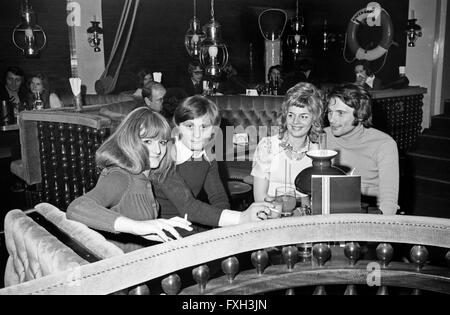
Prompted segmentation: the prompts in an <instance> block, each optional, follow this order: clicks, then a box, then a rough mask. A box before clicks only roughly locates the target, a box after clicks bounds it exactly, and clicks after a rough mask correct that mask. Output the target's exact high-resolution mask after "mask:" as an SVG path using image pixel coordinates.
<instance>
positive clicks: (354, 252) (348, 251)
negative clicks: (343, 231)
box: [344, 242, 361, 266]
mask: <svg viewBox="0 0 450 315" xmlns="http://www.w3.org/2000/svg"><path fill="white" fill-rule="evenodd" d="M344 254H345V257H347V258H348V260H350V265H351V266H353V265H354V264H355V263H356V262H357V261H358V259H359V256H360V255H361V247H360V246H359V244H358V243H357V242H349V243H347V244H345V247H344Z"/></svg>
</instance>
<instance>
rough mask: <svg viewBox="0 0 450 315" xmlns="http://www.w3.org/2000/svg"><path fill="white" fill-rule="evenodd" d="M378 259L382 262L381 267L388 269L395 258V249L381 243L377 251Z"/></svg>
mask: <svg viewBox="0 0 450 315" xmlns="http://www.w3.org/2000/svg"><path fill="white" fill-rule="evenodd" d="M376 253H377V257H378V259H379V260H380V261H381V266H382V267H386V266H387V265H388V264H389V263H390V262H391V260H392V257H393V256H394V248H393V247H392V245H391V244H389V243H380V244H378V246H377V249H376Z"/></svg>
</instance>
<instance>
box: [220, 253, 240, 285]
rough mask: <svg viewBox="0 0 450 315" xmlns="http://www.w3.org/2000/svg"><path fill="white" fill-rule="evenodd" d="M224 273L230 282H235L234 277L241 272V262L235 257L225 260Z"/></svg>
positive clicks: (223, 263)
mask: <svg viewBox="0 0 450 315" xmlns="http://www.w3.org/2000/svg"><path fill="white" fill-rule="evenodd" d="M222 271H223V273H224V274H226V275H227V277H228V282H230V283H231V282H233V280H234V277H235V276H236V274H237V273H238V272H239V260H238V259H237V258H236V257H234V256H233V257H228V258H227V259H225V260H223V261H222Z"/></svg>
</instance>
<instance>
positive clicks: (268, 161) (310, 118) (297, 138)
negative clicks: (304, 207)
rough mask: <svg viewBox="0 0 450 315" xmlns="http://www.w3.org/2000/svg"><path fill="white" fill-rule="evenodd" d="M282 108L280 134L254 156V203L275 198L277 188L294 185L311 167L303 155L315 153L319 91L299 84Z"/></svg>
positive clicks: (265, 140)
mask: <svg viewBox="0 0 450 315" xmlns="http://www.w3.org/2000/svg"><path fill="white" fill-rule="evenodd" d="M281 106H282V107H281V108H282V113H281V115H282V116H281V124H280V131H279V133H278V134H277V135H274V136H271V137H264V138H262V139H261V141H260V142H259V143H258V146H257V148H256V151H255V154H254V160H253V169H252V172H251V175H252V176H253V178H254V180H253V196H254V199H255V201H262V200H264V199H265V198H266V197H274V196H275V190H276V188H277V187H280V186H284V185H286V184H288V185H294V180H295V177H296V176H297V174H299V173H300V172H301V171H302V170H303V169H305V168H307V167H310V166H311V165H312V160H311V159H310V158H309V157H308V156H307V155H306V152H308V151H309V150H315V149H318V145H317V141H318V133H319V132H320V131H321V128H322V127H321V117H322V108H323V105H322V95H321V93H320V91H319V90H318V89H317V88H316V87H315V86H314V85H312V84H311V83H305V82H300V83H298V84H296V85H295V86H293V87H292V88H290V89H289V90H288V91H287V93H286V95H285V97H284V101H283V104H282V105H281ZM286 172H287V173H286ZM286 176H287V178H285V177H286ZM297 193H298V196H300V197H302V199H303V198H305V197H306V195H304V194H302V193H300V192H297ZM303 200H305V201H306V199H303Z"/></svg>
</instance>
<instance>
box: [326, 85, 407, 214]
mask: <svg viewBox="0 0 450 315" xmlns="http://www.w3.org/2000/svg"><path fill="white" fill-rule="evenodd" d="M327 101H328V111H327V114H328V120H329V122H330V127H327V128H325V132H326V134H327V148H328V149H331V150H336V151H337V152H338V153H339V154H338V156H337V157H336V158H335V161H334V163H335V165H338V166H339V165H340V166H342V167H344V168H346V169H347V170H351V171H352V173H353V175H360V176H361V194H362V201H368V202H369V203H370V202H371V201H372V203H376V204H371V205H376V206H378V208H379V209H380V210H381V211H382V212H383V214H395V213H396V212H397V209H398V205H397V200H398V190H399V166H398V150H397V144H396V143H395V141H394V139H392V138H391V137H390V136H389V135H387V134H385V133H384V132H381V131H379V130H377V129H375V128H371V125H372V123H371V120H372V112H371V101H372V100H371V96H370V94H369V93H368V92H367V91H366V90H365V89H364V88H362V87H360V86H358V85H356V84H344V85H340V86H337V87H335V88H334V89H333V90H331V91H330V93H329V95H328V97H327Z"/></svg>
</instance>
